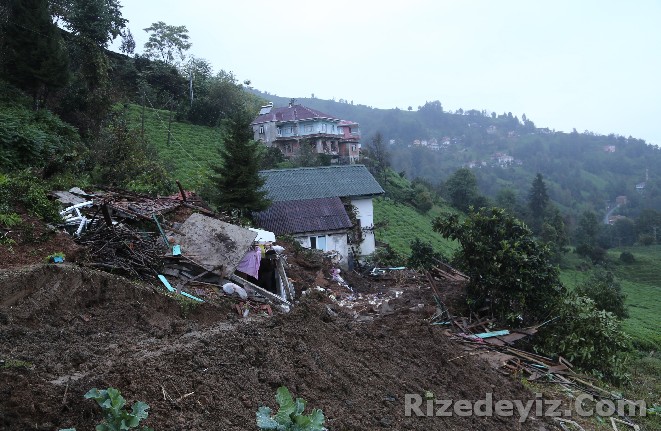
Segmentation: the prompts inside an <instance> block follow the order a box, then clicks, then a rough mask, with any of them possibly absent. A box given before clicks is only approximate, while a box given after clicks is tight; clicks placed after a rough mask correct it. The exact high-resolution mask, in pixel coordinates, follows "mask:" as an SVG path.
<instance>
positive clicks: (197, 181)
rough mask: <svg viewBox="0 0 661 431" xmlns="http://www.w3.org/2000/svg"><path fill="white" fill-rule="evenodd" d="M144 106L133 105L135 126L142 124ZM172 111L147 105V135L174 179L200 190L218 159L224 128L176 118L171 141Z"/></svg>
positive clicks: (190, 187) (130, 114)
mask: <svg viewBox="0 0 661 431" xmlns="http://www.w3.org/2000/svg"><path fill="white" fill-rule="evenodd" d="M141 114H142V108H141V107H140V106H137V105H129V108H128V115H129V119H130V122H131V127H133V128H135V129H138V130H139V129H140V128H141ZM169 115H170V114H169V112H168V111H164V110H158V109H151V108H145V137H146V139H147V141H148V142H149V144H150V145H153V146H154V147H155V148H156V151H157V153H158V154H159V156H160V157H161V159H162V160H163V161H164V162H165V164H166V166H168V169H169V170H170V172H171V173H172V177H173V178H174V179H178V180H180V181H181V182H182V183H183V186H184V187H185V188H187V189H193V190H199V188H200V186H201V185H202V183H203V182H204V178H205V176H206V175H208V174H209V173H210V169H209V165H210V163H213V162H214V161H216V160H218V148H219V147H220V146H221V145H222V142H221V138H220V129H217V128H211V127H204V126H195V125H192V124H186V123H178V122H175V121H173V122H172V126H171V139H170V144H169V145H168V119H169Z"/></svg>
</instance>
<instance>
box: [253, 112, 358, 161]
mask: <svg viewBox="0 0 661 431" xmlns="http://www.w3.org/2000/svg"><path fill="white" fill-rule="evenodd" d="M250 125H251V127H252V129H253V132H254V134H255V140H256V141H260V142H262V143H263V144H264V145H266V146H267V147H276V148H279V149H280V151H282V153H283V154H284V155H285V157H292V156H295V155H297V154H299V153H300V149H301V146H302V145H310V146H312V147H313V148H314V150H315V152H317V153H320V154H328V155H329V156H331V157H332V162H333V163H336V164H352V163H356V162H357V161H358V159H359V158H360V129H359V127H358V123H355V122H353V121H347V120H341V119H339V118H335V117H333V116H332V115H328V114H324V113H323V112H319V111H317V110H315V109H311V108H307V107H305V106H302V105H296V104H294V103H290V104H289V106H286V107H282V108H275V107H273V104H269V105H266V106H263V107H262V109H261V110H260V111H259V115H258V116H257V118H255V120H253V122H252V123H250Z"/></svg>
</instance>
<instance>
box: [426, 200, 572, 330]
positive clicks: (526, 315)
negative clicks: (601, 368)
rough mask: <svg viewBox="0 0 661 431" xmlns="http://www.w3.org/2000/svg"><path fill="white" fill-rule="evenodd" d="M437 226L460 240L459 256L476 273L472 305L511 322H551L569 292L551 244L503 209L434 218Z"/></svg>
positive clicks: (472, 274) (471, 287)
mask: <svg viewBox="0 0 661 431" xmlns="http://www.w3.org/2000/svg"><path fill="white" fill-rule="evenodd" d="M434 230H436V231H438V232H440V233H441V235H443V236H444V237H446V238H450V239H455V240H458V241H459V242H460V243H461V250H460V251H459V252H457V253H456V255H455V260H456V262H457V263H458V265H459V266H460V267H461V269H462V270H464V271H465V272H466V274H467V275H468V276H470V283H469V284H468V299H469V300H470V301H471V307H472V308H473V309H474V310H479V309H482V308H484V307H487V308H488V309H490V311H491V314H492V315H493V316H496V317H497V318H498V319H500V320H503V321H508V322H509V323H511V324H516V325H521V324H533V323H539V322H541V321H542V320H545V319H546V318H547V317H548V315H549V312H551V311H553V310H554V308H555V307H556V304H557V303H558V302H559V301H560V298H561V296H562V294H563V292H564V287H563V286H562V285H561V284H560V279H559V276H558V268H557V267H556V266H555V265H553V264H552V262H551V251H550V249H549V247H548V246H546V245H544V244H541V243H538V242H537V241H536V240H535V238H534V237H533V233H532V231H531V230H530V229H528V227H526V225H525V224H523V223H522V222H521V221H520V220H517V219H516V218H514V217H512V216H511V215H509V214H507V213H506V212H505V210H503V209H501V208H491V209H481V210H479V211H477V212H471V213H470V214H468V217H466V219H464V220H463V221H462V222H460V221H459V217H458V216H457V215H449V216H447V217H445V218H440V217H439V218H437V219H436V220H434Z"/></svg>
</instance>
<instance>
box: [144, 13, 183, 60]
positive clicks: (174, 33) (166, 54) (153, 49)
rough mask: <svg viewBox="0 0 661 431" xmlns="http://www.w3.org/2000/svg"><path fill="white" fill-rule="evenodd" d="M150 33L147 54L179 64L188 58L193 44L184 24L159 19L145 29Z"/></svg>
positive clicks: (146, 46) (156, 58) (155, 58)
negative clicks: (187, 54) (187, 52)
mask: <svg viewBox="0 0 661 431" xmlns="http://www.w3.org/2000/svg"><path fill="white" fill-rule="evenodd" d="M144 30H145V31H146V32H147V33H149V40H148V41H147V43H145V55H147V57H149V58H152V59H154V60H161V61H163V62H165V63H167V64H170V65H174V66H177V65H179V64H181V63H182V62H183V61H184V59H185V58H186V51H188V50H189V49H190V47H191V46H192V44H191V43H190V42H189V41H188V39H189V36H188V29H187V28H186V26H184V25H168V24H166V23H164V22H163V21H158V22H155V23H153V24H152V25H150V26H149V27H147V28H145V29H144Z"/></svg>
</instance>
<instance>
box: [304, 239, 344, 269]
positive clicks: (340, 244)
mask: <svg viewBox="0 0 661 431" xmlns="http://www.w3.org/2000/svg"><path fill="white" fill-rule="evenodd" d="M313 236H314V237H315V238H317V249H318V250H322V251H337V252H338V253H340V256H341V259H340V266H341V267H342V268H344V269H346V267H347V265H348V262H349V260H348V256H349V244H348V242H347V232H339V233H338V232H336V233H327V232H311V233H305V234H294V235H293V237H294V239H296V241H298V242H299V243H300V244H301V245H302V246H303V247H305V248H311V247H310V237H313ZM319 237H324V238H325V242H326V244H325V247H324V248H323V249H322V248H319V244H318V243H319Z"/></svg>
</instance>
